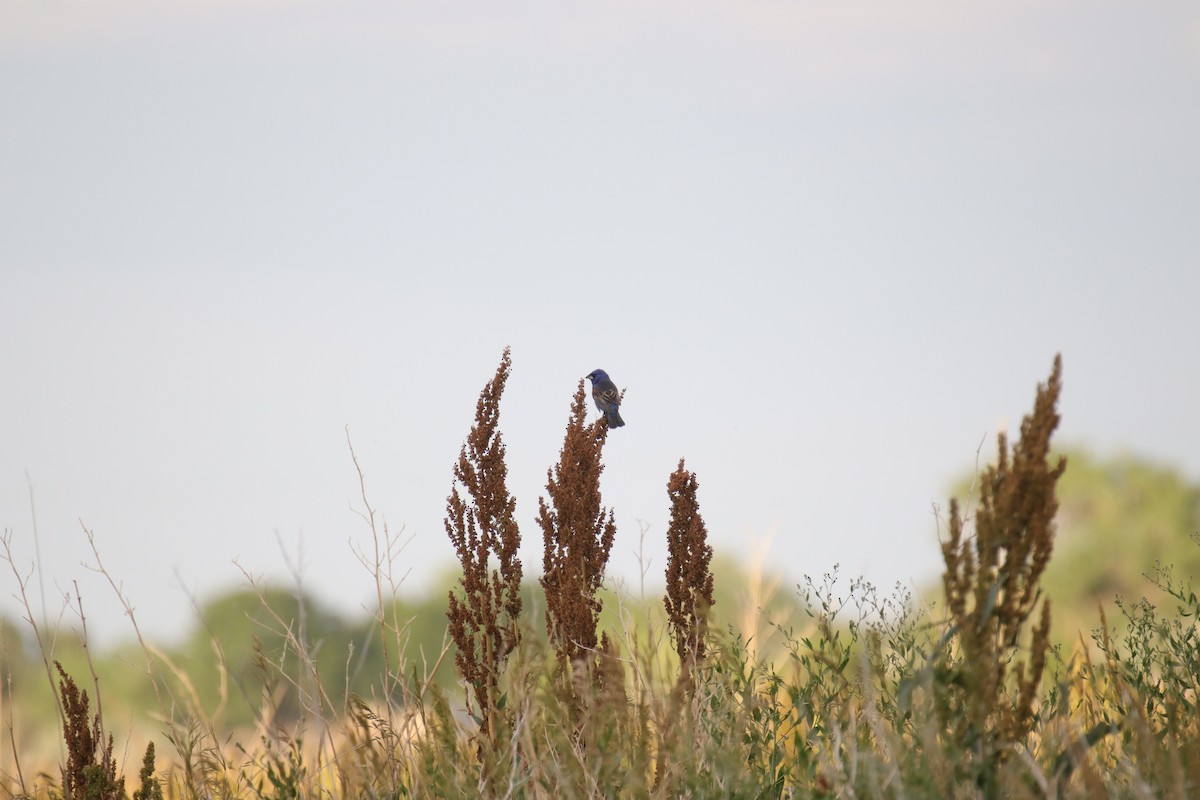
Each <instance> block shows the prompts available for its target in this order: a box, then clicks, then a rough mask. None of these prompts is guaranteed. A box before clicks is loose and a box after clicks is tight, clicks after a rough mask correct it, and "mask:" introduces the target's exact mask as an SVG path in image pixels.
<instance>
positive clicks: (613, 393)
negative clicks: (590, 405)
mask: <svg viewBox="0 0 1200 800" xmlns="http://www.w3.org/2000/svg"><path fill="white" fill-rule="evenodd" d="M592 394H593V395H595V396H597V397H599V398H601V399H603V400H604V401H605V402H606V403H612V404H613V405H617V406H619V405H621V393H620V392H619V391H617V385H616V384H615V383H613V382H612V381H599V382H598V383H597V384H596V385H595V386H593V387H592Z"/></svg>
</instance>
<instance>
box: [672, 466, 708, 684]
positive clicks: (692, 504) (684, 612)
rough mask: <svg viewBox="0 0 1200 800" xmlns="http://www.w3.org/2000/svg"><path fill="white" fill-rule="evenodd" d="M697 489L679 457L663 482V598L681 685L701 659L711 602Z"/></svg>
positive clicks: (704, 529) (692, 476) (705, 533)
mask: <svg viewBox="0 0 1200 800" xmlns="http://www.w3.org/2000/svg"><path fill="white" fill-rule="evenodd" d="M697 486H698V483H697V481H696V473H694V472H688V470H687V469H686V468H685V467H684V463H683V459H682V458H681V459H679V468H678V469H676V470H675V471H674V472H673V473H671V477H670V479H669V480H668V481H667V496H668V497H670V498H671V523H670V526H669V527H668V528H667V594H666V596H665V597H664V598H663V603H664V604H665V605H666V609H667V623H668V624H669V625H670V630H671V639H672V640H673V641H674V642H675V651H676V652H677V653H679V661H680V669H681V675H680V677H681V679H682V680H684V682H687V681H688V679H687V678H686V677H685V676H689V675H690V674H691V672H692V669H693V667H694V666H695V665H696V664H697V663H698V662H700V661H702V660H703V659H704V638H705V633H706V632H707V629H708V610H709V609H710V608H712V606H713V603H714V600H713V575H712V570H711V569H710V568H709V562H711V561H712V555H713V550H712V546H711V545H709V544H708V530H707V529H706V528H705V526H704V518H703V517H701V516H700V505H699V503H698V502H697V500H696V488H697Z"/></svg>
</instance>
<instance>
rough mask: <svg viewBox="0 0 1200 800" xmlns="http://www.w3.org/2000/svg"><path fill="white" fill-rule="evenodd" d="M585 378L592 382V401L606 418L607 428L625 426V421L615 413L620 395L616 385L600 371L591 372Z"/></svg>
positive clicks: (619, 402)
mask: <svg viewBox="0 0 1200 800" xmlns="http://www.w3.org/2000/svg"><path fill="white" fill-rule="evenodd" d="M587 378H588V380H589V381H591V382H592V399H593V400H595V401H596V408H598V409H599V410H600V413H601V414H603V415H604V416H606V417H608V427H610V428H620V427H621V426H622V425H624V424H625V420H623V419H621V414H620V413H619V412H618V411H617V407H618V406H620V405H621V393H620V392H619V391H617V385H616V384H615V383H613V382H612V379H611V378H609V377H608V373H607V372H605V371H604V370H602V369H598V370H595V371H593V372H592V374H591V375H588V376H587Z"/></svg>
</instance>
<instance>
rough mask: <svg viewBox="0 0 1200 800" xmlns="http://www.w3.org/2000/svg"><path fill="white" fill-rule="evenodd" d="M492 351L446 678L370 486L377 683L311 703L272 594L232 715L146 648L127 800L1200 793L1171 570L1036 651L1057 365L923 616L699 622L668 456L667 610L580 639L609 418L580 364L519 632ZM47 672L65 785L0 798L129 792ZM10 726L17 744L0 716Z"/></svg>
mask: <svg viewBox="0 0 1200 800" xmlns="http://www.w3.org/2000/svg"><path fill="white" fill-rule="evenodd" d="M510 369H511V362H510V358H509V353H508V351H507V350H506V351H505V354H504V357H503V359H502V361H501V363H500V366H499V368H498V369H497V371H496V374H495V376H494V377H493V378H492V380H491V381H489V382H488V383H487V385H486V386H485V387H484V390H483V392H482V393H481V395H480V399H479V404H478V405H477V408H476V416H475V422H474V425H473V426H472V428H471V432H470V434H469V436H468V438H467V440H466V442H465V444H464V445H463V448H462V451H461V452H460V456H459V459H458V462H457V463H456V465H455V467H454V480H455V483H454V485H453V487H452V489H451V493H450V497H449V499H448V501H447V513H446V531H447V535H448V536H449V538H450V541H451V543H452V544H453V546H454V548H455V551H456V553H457V554H458V557H459V561H460V564H461V567H462V576H461V579H460V582H459V584H458V586H457V588H456V590H455V591H453V592H452V593H451V595H450V597H449V601H448V611H447V619H448V627H447V639H446V643H445V645H444V646H443V648H442V652H441V653H439V654H437V655H436V658H434V659H433V664H432V668H436V666H437V664H438V663H440V662H441V661H442V660H443V659H444V658H446V656H447V655H449V654H451V653H453V660H454V663H455V665H456V667H457V670H458V674H459V677H460V679H461V684H462V687H463V689H464V692H463V694H462V695H461V696H457V695H453V694H448V693H446V692H444V691H443V690H442V689H440V688H439V687H438V685H437V684H436V683H435V682H434V681H433V680H432V669H431V665H430V663H429V661H422V662H421V663H417V662H416V661H414V660H412V659H406V658H405V656H404V653H405V650H404V647H403V645H404V639H405V635H406V630H407V628H406V624H405V623H404V621H403V620H401V619H399V618H397V616H396V615H395V612H394V608H393V607H390V606H388V605H387V604H386V603H385V602H384V600H383V597H384V595H385V593H386V589H387V588H388V587H391V588H392V589H393V590H394V587H395V584H394V582H393V581H392V580H391V578H390V575H391V572H390V558H391V555H392V554H393V553H394V552H395V551H396V540H395V537H393V536H392V535H391V534H390V533H388V532H387V530H386V526H382V525H377V524H376V516H375V512H374V511H373V510H372V509H371V507H370V505H369V504H367V505H366V511H365V512H364V514H363V518H364V520H365V521H366V522H367V523H368V525H369V526H370V528H371V531H372V534H373V536H374V540H375V543H376V546H375V555H374V556H373V557H365V556H364V561H365V562H366V563H368V566H370V567H372V569H373V572H374V575H375V580H376V587H377V594H378V595H379V597H380V605H379V609H378V623H379V626H378V632H379V635H380V636H382V637H384V638H386V639H387V640H388V641H387V648H386V649H385V653H386V654H387V656H386V659H385V666H384V668H383V670H382V674H381V675H379V676H378V686H379V690H378V691H376V692H374V693H371V694H370V696H369V697H368V696H360V695H358V694H354V693H347V699H346V701H345V702H344V703H343V704H340V705H339V704H338V703H337V702H335V701H334V700H332V699H331V698H332V697H333V696H336V695H332V694H331V693H330V692H328V691H326V689H325V686H326V684H327V683H328V682H329V677H328V671H327V670H325V671H323V670H322V668H321V667H320V663H321V662H319V661H318V659H317V654H316V651H317V650H318V649H319V643H314V642H311V641H309V640H308V639H307V638H306V635H305V630H306V628H305V625H304V624H303V617H302V615H300V618H299V619H296V618H292V617H291V616H288V615H286V614H281V613H278V612H275V613H274V615H273V616H270V617H268V618H267V622H266V623H265V624H266V625H268V626H271V627H272V629H273V630H272V633H273V634H274V635H275V637H276V638H275V639H273V641H276V642H277V643H278V644H277V645H276V646H275V651H273V652H272V653H270V654H268V653H266V652H265V651H263V650H262V649H260V651H259V657H258V658H256V664H257V669H259V670H260V671H261V672H262V673H263V676H264V680H263V681H262V686H263V690H262V693H261V697H258V698H257V699H253V698H250V697H247V698H246V699H247V700H248V701H251V702H253V704H254V706H255V711H254V717H253V718H254V725H253V729H252V730H245V729H238V730H233V731H226V730H221V728H220V726H219V721H217V720H214V719H213V718H212V716H206V715H205V714H204V713H203V705H202V703H201V701H200V698H199V695H198V693H197V692H195V691H192V690H191V689H190V688H189V687H190V682H189V677H188V675H187V673H186V672H185V671H183V670H181V669H179V668H178V667H176V666H175V665H173V664H172V663H170V662H169V661H167V660H166V659H165V656H164V655H163V654H162V653H161V652H159V651H158V650H157V649H156V648H154V647H153V646H151V645H149V644H147V643H145V642H142V647H143V650H144V652H145V655H146V664H147V670H146V674H147V677H148V679H149V680H150V688H151V689H152V690H153V692H154V693H155V697H157V698H158V702H159V718H158V719H159V723H160V725H162V726H165V728H166V730H165V738H166V741H167V742H168V743H169V744H170V746H171V748H172V750H173V754H172V755H171V757H170V758H169V759H161V758H159V757H157V756H156V753H157V752H159V751H156V750H155V748H154V746H153V743H151V744H150V746H149V747H147V749H146V755H145V758H144V759H143V763H142V766H141V770H140V780H141V788H140V789H139V790H137V791H135V792H134V793H133V798H134V800H163V799H164V798H170V799H171V800H176V798H178V799H180V800H184V799H186V800H193V799H195V800H199V798H221V799H222V800H243V799H244V798H246V799H248V798H258V800H264V799H265V798H272V799H273V800H283V799H285V798H289V799H290V798H331V799H336V800H342V799H343V798H344V799H346V800H349V798H355V799H356V800H357V799H358V798H369V799H375V798H378V799H380V800H382V798H388V799H389V800H398V798H407V797H476V796H480V797H504V798H600V797H651V798H677V797H694V798H730V797H733V798H784V797H788V798H800V797H803V798H853V797H870V798H1000V797H1006V798H1007V797H1014V798H1025V797H1028V798H1047V797H1055V798H1077V797H1078V798H1091V797H1131V798H1142V797H1177V798H1185V797H1189V796H1196V795H1197V794H1198V793H1200V721H1198V720H1200V707H1198V706H1200V702H1198V699H1197V698H1198V697H1200V683H1198V678H1197V675H1200V655H1198V653H1200V639H1198V637H1200V634H1198V632H1197V628H1196V625H1195V620H1196V619H1197V618H1200V600H1198V599H1197V595H1196V593H1195V591H1193V589H1192V587H1191V585H1190V584H1188V583H1186V582H1181V581H1180V580H1179V579H1177V578H1176V577H1175V576H1174V574H1173V573H1172V571H1171V570H1170V569H1169V568H1166V567H1164V568H1162V569H1161V570H1159V571H1158V572H1157V573H1156V575H1155V580H1156V583H1157V585H1158V586H1159V587H1160V588H1161V589H1162V590H1163V592H1164V593H1165V596H1167V597H1169V598H1171V599H1172V601H1173V602H1174V604H1175V605H1176V606H1177V608H1176V609H1175V610H1174V611H1173V612H1171V613H1168V612H1164V611H1163V610H1161V609H1159V608H1156V607H1154V606H1152V605H1150V604H1149V603H1147V602H1140V603H1139V602H1119V603H1118V605H1117V607H1118V609H1119V610H1120V612H1121V613H1122V615H1123V616H1124V617H1125V622H1126V623H1127V625H1126V629H1127V630H1126V632H1125V633H1123V634H1120V635H1114V634H1112V633H1111V632H1110V630H1109V628H1108V627H1107V625H1105V626H1102V627H1101V629H1100V630H1098V631H1096V632H1095V633H1094V635H1093V639H1094V642H1095V647H1096V648H1097V652H1098V653H1099V658H1098V659H1096V658H1093V657H1092V656H1091V655H1089V650H1088V649H1087V648H1081V649H1080V651H1079V652H1077V653H1076V654H1075V655H1074V656H1073V657H1071V658H1069V659H1066V660H1064V658H1063V656H1062V654H1061V653H1060V652H1058V651H1057V650H1056V649H1054V648H1053V647H1051V646H1050V644H1049V638H1048V633H1049V599H1048V598H1046V597H1044V596H1043V592H1042V590H1041V588H1040V586H1039V581H1040V578H1041V576H1042V573H1043V570H1044V569H1045V567H1046V564H1047V562H1048V560H1049V559H1050V556H1051V553H1052V552H1053V545H1054V535H1055V527H1054V517H1055V511H1056V507H1057V501H1056V499H1055V486H1056V482H1057V480H1058V477H1059V476H1060V475H1061V473H1062V469H1063V463H1062V461H1061V460H1055V459H1052V458H1051V455H1050V453H1051V450H1050V439H1051V435H1052V433H1053V431H1054V429H1055V427H1056V425H1057V423H1058V413H1057V410H1056V407H1057V400H1058V395H1059V391H1060V386H1061V362H1060V361H1059V360H1058V359H1056V360H1055V363H1054V367H1053V370H1052V372H1051V375H1050V379H1049V381H1048V382H1047V383H1046V384H1044V385H1041V386H1039V387H1038V390H1037V394H1036V397H1035V401H1034V409H1033V411H1032V413H1031V414H1030V415H1029V416H1028V417H1026V418H1025V420H1024V421H1023V423H1022V426H1021V435H1020V438H1019V440H1018V441H1017V443H1016V444H1015V446H1013V447H1012V448H1011V449H1010V447H1009V445H1008V442H1007V441H1006V439H1005V438H1004V437H1003V436H1001V438H1000V454H999V457H998V460H997V462H996V464H994V465H992V466H990V467H987V468H986V469H985V470H984V472H983V474H982V475H981V477H980V490H979V497H978V501H977V505H976V507H975V511H974V512H973V514H970V515H968V514H966V513H964V511H963V506H962V505H961V504H960V503H958V502H957V501H952V502H951V504H950V509H949V516H948V519H947V536H946V539H945V541H944V542H943V544H942V555H943V559H944V562H945V573H944V576H943V590H944V594H945V610H944V612H943V611H940V610H936V609H934V610H927V609H923V608H919V607H917V606H916V604H914V602H913V599H912V597H911V596H910V594H909V593H908V592H906V591H905V590H903V589H902V588H901V587H897V588H896V590H895V591H894V592H893V593H891V594H890V595H883V594H881V593H880V592H879V591H878V590H877V589H876V588H875V587H873V586H871V585H870V584H867V583H865V582H863V581H861V580H855V581H851V582H850V584H849V586H848V587H843V586H842V585H841V584H840V583H839V578H838V575H837V571H836V570H834V571H833V572H831V573H829V574H827V575H825V576H823V577H822V578H821V579H820V580H813V579H810V578H806V579H805V582H804V583H803V584H802V585H801V586H799V587H798V589H799V594H800V598H801V599H802V600H803V602H804V603H805V606H806V613H807V620H806V621H804V622H803V624H801V625H798V626H795V625H792V624H783V625H780V626H778V631H777V632H778V634H779V639H780V640H781V641H782V645H781V646H780V647H778V648H776V649H774V650H772V649H771V648H768V647H765V646H763V645H762V644H761V643H760V642H757V641H755V640H753V639H752V638H750V637H749V636H747V635H744V633H742V632H739V631H737V630H734V629H733V628H732V627H731V628H728V629H725V630H721V629H719V628H718V627H717V626H716V625H714V624H713V622H712V619H713V618H712V617H711V616H710V609H711V608H712V606H713V597H714V581H713V576H712V572H711V569H710V561H711V558H712V549H711V547H710V546H709V545H708V543H707V533H706V528H705V525H704V521H703V519H702V518H701V516H700V513H699V506H698V502H697V485H698V483H697V480H696V476H695V475H694V474H693V473H691V472H689V471H688V470H687V469H686V468H685V465H684V462H683V461H682V460H681V461H680V462H679V466H678V468H677V469H676V471H675V472H674V473H672V474H671V475H670V477H669V479H668V483H667V490H668V499H669V501H670V505H671V518H670V519H671V521H670V526H669V532H668V549H669V561H668V565H667V575H666V594H665V597H664V598H663V604H662V605H661V606H658V607H655V608H649V609H639V610H638V613H629V609H628V607H627V605H626V604H627V603H628V602H629V599H628V598H624V597H622V596H621V595H619V594H618V595H616V597H615V604H616V606H617V609H616V611H617V614H618V620H619V622H618V624H617V625H616V626H615V627H611V628H609V629H608V630H605V631H603V632H601V631H600V630H599V628H600V625H601V620H602V614H601V611H602V610H604V611H605V614H606V615H607V616H605V617H603V618H604V619H611V618H612V611H613V609H612V607H611V606H612V604H611V603H610V607H609V608H608V609H607V610H605V609H604V608H603V606H604V603H602V601H601V592H600V589H601V585H602V583H603V581H604V570H605V566H606V564H607V561H608V556H609V553H610V551H611V548H612V544H613V538H614V535H615V515H614V514H613V512H612V510H611V509H609V508H606V507H605V506H604V504H603V500H602V497H601V493H600V476H601V474H602V472H603V464H602V461H601V456H602V453H603V448H604V444H605V442H606V437H607V434H608V429H607V424H606V423H605V422H604V421H603V420H602V419H601V420H599V421H597V422H595V423H593V424H591V425H589V424H587V423H586V420H585V413H584V393H583V384H582V381H581V382H580V385H579V388H578V390H577V391H576V394H575V396H574V398H573V400H572V403H571V407H570V414H569V417H568V423H567V429H566V436H565V439H564V443H563V447H562V450H561V452H560V455H559V460H558V463H557V464H555V465H554V467H553V468H552V469H551V470H549V473H548V480H547V496H546V497H545V498H543V499H542V500H541V502H540V504H539V511H538V515H537V521H538V525H539V527H540V528H541V531H542V534H543V544H544V564H543V567H544V571H543V576H542V579H541V581H540V588H541V589H542V592H543V594H544V597H545V604H546V606H545V607H546V615H545V628H546V632H547V636H546V638H544V639H543V638H541V637H540V635H539V632H538V631H536V630H535V628H536V627H537V626H536V625H535V623H533V622H532V621H531V620H530V619H529V615H528V614H526V613H525V611H526V608H528V606H529V605H530V603H529V598H530V595H524V600H523V596H522V594H521V592H520V590H521V580H522V571H521V564H520V561H519V559H517V557H516V552H517V546H518V543H519V529H518V525H517V522H516V518H515V507H516V506H515V502H514V500H513V498H512V497H511V496H510V495H509V493H508V491H507V488H506V480H505V478H506V470H505V465H504V445H503V442H502V440H501V436H500V430H499V424H498V423H499V407H500V399H501V395H502V392H503V389H504V386H505V383H506V381H507V378H508V375H509V371H510ZM352 453H353V451H352ZM355 464H356V466H357V460H356V461H355ZM359 476H360V482H361V481H362V473H361V470H360V472H359ZM363 501H364V503H366V498H365V490H364V497H363ZM3 543H4V545H5V548H6V551H5V552H6V553H7V560H8V561H9V562H10V564H11V563H12V558H11V552H10V551H8V549H7V548H8V546H9V540H8V538H7V537H5V540H4V542H3ZM1197 543H1198V544H1200V536H1198V538H1197ZM97 560H98V559H97ZM19 577H20V576H18V578H19ZM23 585H24V584H22V587H23ZM750 588H753V587H750ZM264 602H265V601H264ZM127 610H128V611H129V613H130V615H131V617H132V609H131V608H128V606H127ZM30 619H33V615H32V614H31V615H30ZM605 624H606V625H608V623H605ZM135 626H136V622H135ZM35 632H36V631H35ZM38 635H39V642H41V641H42V639H41V637H40V634H38ZM139 640H140V637H139ZM214 641H215V640H214ZM42 652H43V653H47V652H48V650H47V648H46V647H43V648H42ZM216 652H217V653H218V658H220V653H221V651H220V650H219V649H218V650H217V651H216ZM285 655H286V656H287V658H285V657H284V656H285ZM352 660H353V659H351V658H348V659H347V665H348V666H347V669H346V672H347V677H346V680H347V683H348V682H349V678H350V672H351V670H350V667H349V664H350V663H351V662H352ZM50 663H51V662H49V661H47V662H46V664H47V668H48V669H49V665H50ZM58 674H59V681H58V683H57V686H56V695H57V698H58V701H59V703H60V719H61V722H62V733H63V741H64V743H65V746H66V757H65V759H64V762H63V766H62V768H61V770H60V772H59V777H58V778H57V779H54V778H52V777H50V776H49V774H48V773H46V772H41V773H35V775H36V777H33V776H31V774H30V773H29V772H28V771H27V770H22V769H21V768H20V759H19V758H15V759H14V761H15V768H14V769H12V770H0V796H8V797H14V798H16V797H21V798H26V797H30V798H33V797H36V798H39V800H40V798H55V799H57V798H64V800H83V799H84V798H87V800H110V799H112V800H115V799H116V798H123V797H124V796H125V790H124V779H123V777H122V776H121V775H120V774H119V772H120V771H119V768H118V765H117V762H116V761H115V759H114V756H113V738H112V736H111V734H107V735H106V734H105V730H104V727H103V722H102V719H101V715H100V713H99V709H97V712H96V714H95V715H94V716H93V715H92V714H91V711H90V709H89V705H88V697H87V695H86V693H83V692H81V691H79V690H78V689H77V687H76V686H75V684H74V682H73V681H72V680H71V678H70V676H69V675H68V674H67V672H66V671H65V670H63V669H62V668H61V667H59V668H58ZM97 696H98V691H97ZM281 698H291V700H290V701H289V702H290V703H291V704H292V705H291V709H292V711H291V713H289V714H287V715H283V714H281V713H279V709H280V702H281ZM9 737H10V740H11V742H12V751H13V753H14V754H16V753H17V752H18V749H17V747H16V741H15V739H16V737H15V734H14V733H13V726H12V724H11V722H10V724H9ZM241 741H251V742H257V744H255V745H254V746H252V747H246V746H243V745H241V744H240V742H241Z"/></svg>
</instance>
